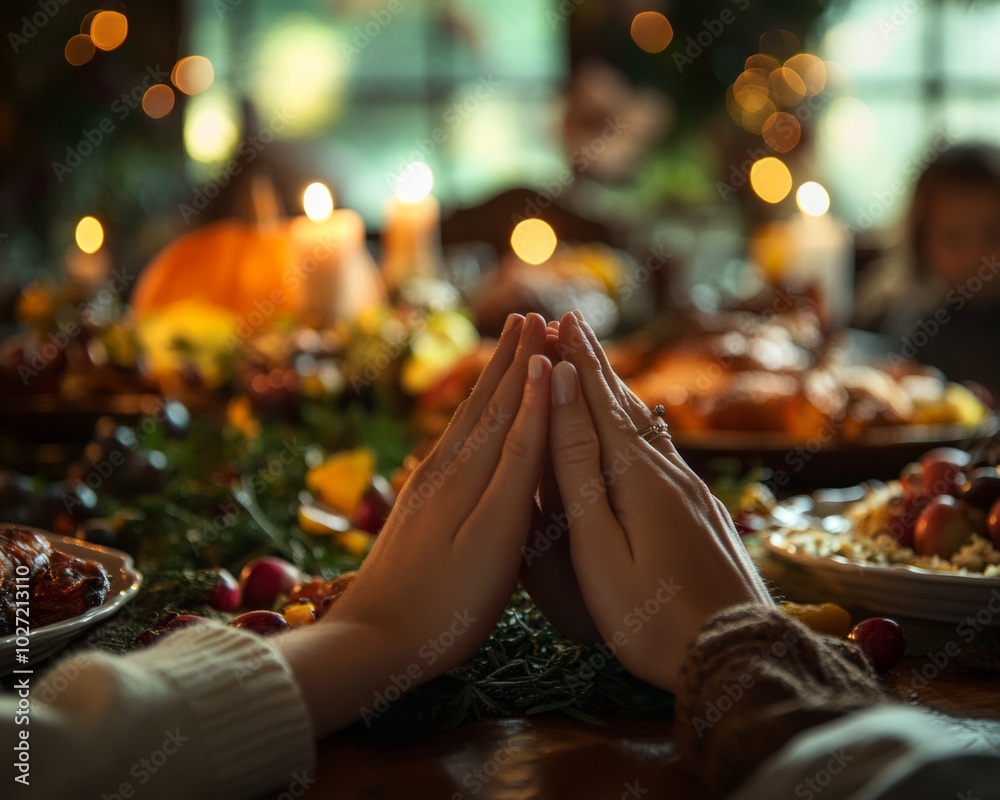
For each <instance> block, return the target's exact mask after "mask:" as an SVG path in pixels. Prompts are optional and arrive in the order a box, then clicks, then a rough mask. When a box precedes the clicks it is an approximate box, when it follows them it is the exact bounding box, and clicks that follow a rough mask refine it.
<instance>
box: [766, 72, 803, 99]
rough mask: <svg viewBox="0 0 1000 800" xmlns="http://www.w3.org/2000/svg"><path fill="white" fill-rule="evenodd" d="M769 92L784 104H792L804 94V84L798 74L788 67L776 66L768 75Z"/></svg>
mask: <svg viewBox="0 0 1000 800" xmlns="http://www.w3.org/2000/svg"><path fill="white" fill-rule="evenodd" d="M769 87H770V90H771V94H772V95H773V96H774V98H775V99H776V100H778V101H779V102H781V104H782V105H784V106H788V107H791V106H794V105H798V104H799V103H801V102H802V100H803V98H804V97H805V96H806V84H805V81H803V80H802V78H800V77H799V74H798V73H797V72H796V71H795V70H793V69H789V68H788V67H778V68H777V69H776V70H774V71H773V72H772V73H771V74H770V76H769Z"/></svg>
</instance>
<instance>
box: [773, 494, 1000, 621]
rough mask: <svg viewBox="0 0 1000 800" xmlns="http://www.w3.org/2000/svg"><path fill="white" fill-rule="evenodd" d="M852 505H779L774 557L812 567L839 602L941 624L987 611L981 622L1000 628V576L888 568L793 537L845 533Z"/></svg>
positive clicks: (797, 500) (800, 500)
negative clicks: (818, 550)
mask: <svg viewBox="0 0 1000 800" xmlns="http://www.w3.org/2000/svg"><path fill="white" fill-rule="evenodd" d="M846 494H848V493H847V492H845V495H846ZM856 499H857V496H856V495H854V496H851V497H850V500H851V501H853V500H856ZM847 504H848V501H847V500H845V501H843V502H842V503H837V502H830V501H829V500H826V501H823V502H819V503H818V502H815V501H814V500H813V499H812V498H809V497H805V496H799V497H793V498H790V499H789V500H786V501H785V502H784V503H781V504H780V505H779V506H778V508H777V509H775V515H774V516H775V523H776V525H775V527H772V528H771V529H769V530H765V531H762V532H761V541H762V543H763V545H764V547H765V548H766V549H767V550H768V552H770V553H771V554H773V555H774V556H776V557H778V558H780V559H782V560H784V561H787V562H790V563H793V564H796V565H798V566H799V567H801V568H802V569H804V570H806V571H807V572H808V573H809V575H810V576H811V577H813V578H815V579H816V581H818V582H819V583H820V584H821V585H822V588H823V589H824V590H825V591H826V592H828V593H829V594H830V595H831V599H833V600H839V601H841V602H844V603H847V604H849V605H857V606H862V607H864V608H870V609H871V610H873V611H878V612H880V613H885V614H897V615H899V616H903V617H914V618H918V619H929V620H935V621H938V622H953V623H962V622H964V621H965V620H967V619H968V618H969V617H975V616H976V614H977V613H980V612H982V613H981V615H980V617H979V622H981V623H982V624H984V625H993V626H1000V613H997V612H998V610H1000V578H997V577H992V578H987V577H985V576H983V575H975V574H967V575H955V574H952V573H948V572H934V571H932V570H927V569H921V568H919V567H912V566H910V565H908V564H891V565H885V566H883V565H881V564H872V563H870V562H867V561H862V560H860V559H849V558H845V557H843V556H839V555H834V556H826V557H822V558H821V557H817V556H813V555H810V554H807V553H804V552H802V551H801V550H800V549H799V548H797V547H796V545H795V544H794V543H793V542H791V541H789V534H792V533H797V532H801V531H803V530H808V529H818V530H827V531H833V532H843V531H845V530H846V529H847V528H849V524H848V523H847V520H846V519H845V518H844V517H841V516H839V515H838V514H837V512H838V511H839V510H842V509H843V508H844V507H846V505H847Z"/></svg>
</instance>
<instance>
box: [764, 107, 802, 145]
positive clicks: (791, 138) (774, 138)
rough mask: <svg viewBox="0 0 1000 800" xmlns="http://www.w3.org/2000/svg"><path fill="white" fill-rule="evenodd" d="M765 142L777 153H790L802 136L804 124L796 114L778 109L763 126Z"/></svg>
mask: <svg viewBox="0 0 1000 800" xmlns="http://www.w3.org/2000/svg"><path fill="white" fill-rule="evenodd" d="M761 136H763V137H764V143H765V144H766V145H767V146H768V147H770V148H771V149H772V150H774V151H775V152H777V153H789V152H791V151H792V150H794V149H795V146H796V145H797V144H798V143H799V139H801V138H802V126H801V125H800V124H799V121H798V119H796V117H795V115H794V114H789V113H788V112H787V111H776V112H775V113H774V114H771V116H769V117H768V118H767V120H766V121H765V122H764V125H763V127H762V128H761Z"/></svg>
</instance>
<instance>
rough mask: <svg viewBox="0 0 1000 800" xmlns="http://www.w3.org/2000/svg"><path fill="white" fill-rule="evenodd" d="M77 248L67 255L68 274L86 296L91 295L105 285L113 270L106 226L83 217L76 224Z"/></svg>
mask: <svg viewBox="0 0 1000 800" xmlns="http://www.w3.org/2000/svg"><path fill="white" fill-rule="evenodd" d="M74 237H75V240H76V246H75V247H71V248H70V249H69V250H68V251H67V253H66V274H67V275H68V276H69V279H70V281H71V282H72V283H73V284H75V285H76V286H77V287H78V288H79V289H80V291H82V292H83V293H84V294H87V295H91V294H93V293H94V292H96V291H97V290H98V289H99V288H100V287H101V286H103V285H104V283H105V281H106V280H107V278H108V272H109V271H110V269H111V262H110V259H109V258H108V252H107V250H106V249H105V248H104V226H102V225H101V223H100V220H98V219H97V218H96V217H90V216H87V217H83V218H82V219H81V220H80V221H79V222H78V223H77V224H76V232H75V234H74Z"/></svg>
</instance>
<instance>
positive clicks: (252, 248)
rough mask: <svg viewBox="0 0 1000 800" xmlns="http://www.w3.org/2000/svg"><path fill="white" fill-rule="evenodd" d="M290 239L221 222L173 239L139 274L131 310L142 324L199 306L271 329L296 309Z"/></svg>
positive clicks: (296, 299)
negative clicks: (187, 305)
mask: <svg viewBox="0 0 1000 800" xmlns="http://www.w3.org/2000/svg"><path fill="white" fill-rule="evenodd" d="M291 268H292V251H291V242H290V240H289V237H288V236H287V235H286V234H285V233H283V232H279V231H278V230H274V231H272V230H270V229H267V228H263V227H258V226H254V225H247V224H245V223H243V222H240V221H237V220H222V221H220V222H216V223H213V224H211V225H207V226H205V227H204V228H201V229H199V230H196V231H194V232H193V233H189V234H187V235H186V236H182V237H181V238H179V239H176V240H175V241H173V242H172V243H171V244H169V245H167V247H166V248H164V249H163V250H161V251H160V253H159V254H158V255H157V256H155V257H154V258H153V260H152V261H151V262H150V263H149V265H148V266H147V267H146V268H145V269H144V270H143V271H142V272H141V273H140V275H139V279H138V281H137V282H136V286H135V291H134V292H133V293H132V299H131V305H132V310H133V312H134V313H135V316H136V318H137V319H139V320H140V321H141V320H142V319H143V318H145V317H149V316H150V315H152V314H154V313H155V312H157V311H160V310H162V309H165V308H167V307H169V306H171V305H174V304H175V303H178V302H182V301H192V300H196V301H200V302H202V303H207V304H209V305H212V306H215V307H216V308H221V309H225V310H227V311H230V312H232V313H233V314H234V315H235V316H236V317H237V318H239V319H241V320H246V319H249V318H250V315H251V314H253V315H254V317H253V318H254V319H256V318H258V317H259V318H260V319H261V320H262V323H261V326H263V327H271V326H272V325H273V324H274V323H275V322H277V321H278V320H279V319H281V317H283V316H287V315H289V314H294V313H295V312H296V310H297V309H298V301H299V294H300V293H299V292H298V291H296V290H295V288H294V286H293V282H292V280H291V278H292V275H291Z"/></svg>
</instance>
